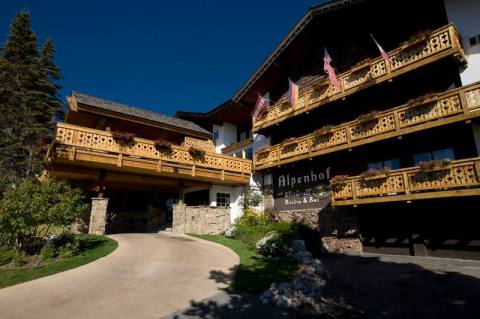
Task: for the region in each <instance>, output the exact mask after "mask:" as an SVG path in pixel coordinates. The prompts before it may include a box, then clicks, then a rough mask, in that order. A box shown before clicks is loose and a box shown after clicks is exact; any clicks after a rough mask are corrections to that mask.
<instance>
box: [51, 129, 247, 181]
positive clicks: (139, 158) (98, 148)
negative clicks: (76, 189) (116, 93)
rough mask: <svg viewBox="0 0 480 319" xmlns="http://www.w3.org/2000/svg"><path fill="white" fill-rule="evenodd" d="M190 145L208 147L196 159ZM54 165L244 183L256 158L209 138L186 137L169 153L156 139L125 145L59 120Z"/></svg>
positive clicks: (107, 136) (138, 140) (107, 133)
mask: <svg viewBox="0 0 480 319" xmlns="http://www.w3.org/2000/svg"><path fill="white" fill-rule="evenodd" d="M189 146H196V147H200V148H202V149H206V151H205V156H204V157H203V159H200V160H196V159H194V158H193V157H192V156H191V155H190V153H189ZM48 158H49V160H50V161H51V162H52V163H53V165H56V164H60V165H77V166H84V167H89V168H92V167H93V168H104V169H111V170H116V171H120V172H129V173H132V172H133V173H140V174H147V175H157V176H166V177H173V178H182V179H188V180H200V181H206V182H215V183H218V184H225V185H240V184H243V183H246V182H248V181H249V178H250V173H251V169H252V162H251V161H249V160H245V159H241V158H235V157H232V156H227V155H222V154H216V153H215V152H214V151H212V145H210V143H209V142H206V141H200V140H194V139H188V138H187V139H186V140H185V142H184V146H177V145H172V150H171V152H169V153H168V154H166V153H162V152H159V151H157V150H156V148H155V146H154V142H153V141H151V140H147V139H142V138H135V139H134V144H133V145H132V146H128V147H122V146H120V145H119V144H117V143H116V142H115V141H114V139H113V137H112V134H111V133H110V132H107V131H101V130H95V129H90V128H85V127H81V126H75V125H69V124H65V123H58V124H57V129H56V134H55V144H54V147H53V148H52V149H51V150H50V152H49V155H48Z"/></svg>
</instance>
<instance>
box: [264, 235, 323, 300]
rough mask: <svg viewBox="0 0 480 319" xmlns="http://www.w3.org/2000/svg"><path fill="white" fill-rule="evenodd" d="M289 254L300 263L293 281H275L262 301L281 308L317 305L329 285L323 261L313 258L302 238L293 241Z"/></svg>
mask: <svg viewBox="0 0 480 319" xmlns="http://www.w3.org/2000/svg"><path fill="white" fill-rule="evenodd" d="M289 255H290V256H291V257H293V258H294V259H295V260H296V261H297V262H298V263H299V264H300V267H299V270H298V273H297V276H296V277H295V279H294V280H293V281H292V282H283V283H280V284H277V283H273V284H272V285H271V286H270V288H269V289H268V290H267V291H265V292H264V293H263V294H262V295H261V296H260V300H261V302H262V303H264V304H265V303H270V304H273V305H275V306H277V307H279V308H291V309H297V308H299V307H302V306H305V305H308V306H313V307H316V306H317V305H316V303H318V302H321V297H322V290H323V289H324V287H325V286H326V285H327V278H328V274H327V272H326V271H325V267H324V266H323V263H322V261H321V260H319V259H317V258H315V259H313V258H312V254H311V253H310V252H309V251H307V250H305V243H304V242H303V241H301V240H298V241H294V242H292V244H291V247H290V249H289Z"/></svg>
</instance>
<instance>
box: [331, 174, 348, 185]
mask: <svg viewBox="0 0 480 319" xmlns="http://www.w3.org/2000/svg"><path fill="white" fill-rule="evenodd" d="M347 179H348V175H336V176H334V177H332V178H331V179H330V183H331V184H332V185H340V184H345V183H346V182H347Z"/></svg>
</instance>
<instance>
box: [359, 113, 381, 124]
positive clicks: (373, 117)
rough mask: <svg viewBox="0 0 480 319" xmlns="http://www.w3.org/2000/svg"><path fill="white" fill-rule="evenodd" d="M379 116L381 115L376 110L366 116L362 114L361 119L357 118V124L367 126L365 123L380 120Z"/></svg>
mask: <svg viewBox="0 0 480 319" xmlns="http://www.w3.org/2000/svg"><path fill="white" fill-rule="evenodd" d="M379 115H380V112H379V111H376V110H374V111H370V112H368V113H366V114H362V115H360V116H359V117H357V122H358V124H365V123H369V122H373V121H376V120H378V117H379Z"/></svg>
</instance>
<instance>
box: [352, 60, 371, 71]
mask: <svg viewBox="0 0 480 319" xmlns="http://www.w3.org/2000/svg"><path fill="white" fill-rule="evenodd" d="M371 62H372V59H370V58H365V59H362V60H360V61H358V62H357V63H355V64H354V65H353V66H352V68H351V69H352V71H360V70H363V69H366V68H370V65H371Z"/></svg>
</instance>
